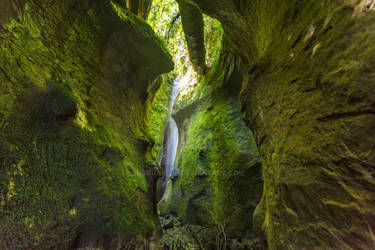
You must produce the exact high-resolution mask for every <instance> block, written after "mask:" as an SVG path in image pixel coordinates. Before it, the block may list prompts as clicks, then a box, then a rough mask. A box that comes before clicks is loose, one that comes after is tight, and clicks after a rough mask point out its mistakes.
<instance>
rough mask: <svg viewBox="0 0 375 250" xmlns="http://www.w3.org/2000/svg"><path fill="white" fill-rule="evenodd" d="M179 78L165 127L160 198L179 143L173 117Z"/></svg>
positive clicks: (174, 88) (173, 88)
mask: <svg viewBox="0 0 375 250" xmlns="http://www.w3.org/2000/svg"><path fill="white" fill-rule="evenodd" d="M178 83H179V80H178V78H176V79H175V80H174V82H173V87H172V92H171V99H170V102H169V111H168V121H167V123H166V126H165V129H164V140H163V154H162V157H161V159H160V166H161V169H162V170H163V186H162V188H161V191H160V196H159V200H161V199H162V198H163V195H164V193H165V190H166V188H167V184H168V180H169V176H170V175H171V173H172V170H173V165H174V162H175V159H176V152H177V145H178V128H177V124H176V122H175V121H174V120H173V118H172V110H173V104H174V102H175V100H176V97H177V94H178V92H179V85H178Z"/></svg>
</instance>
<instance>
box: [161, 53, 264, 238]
mask: <svg viewBox="0 0 375 250" xmlns="http://www.w3.org/2000/svg"><path fill="white" fill-rule="evenodd" d="M224 58H226V57H224V56H222V57H218V58H217V61H216V62H215V63H214V66H213V68H212V69H211V70H210V71H209V72H208V73H207V76H206V77H204V78H202V79H201V82H200V84H199V85H197V87H196V89H195V90H194V93H193V96H186V97H185V99H181V98H180V99H179V100H178V103H177V104H176V107H177V110H176V112H175V113H174V118H175V120H176V122H177V124H178V127H179V134H180V143H179V152H178V157H177V160H176V161H177V163H176V165H177V167H178V168H179V169H180V175H179V177H178V178H177V179H175V180H174V181H173V182H172V183H173V184H172V190H171V191H170V192H171V195H170V199H171V200H170V201H169V203H171V202H177V201H178V202H179V204H180V205H179V207H178V208H177V209H176V208H175V206H174V205H173V204H168V202H167V203H166V204H161V208H162V210H163V212H164V213H167V212H168V211H169V213H177V214H178V216H179V217H180V219H181V220H182V221H183V222H184V223H187V224H193V225H196V224H198V225H203V226H206V227H215V225H217V224H216V223H221V224H223V225H225V231H226V233H227V235H228V237H238V238H241V237H245V232H246V231H247V230H249V231H251V220H252V219H251V216H248V215H249V214H250V213H251V212H252V211H253V210H254V209H255V206H256V204H257V202H258V201H259V199H260V195H261V185H262V181H261V178H260V176H261V172H260V164H259V159H258V154H257V149H256V146H255V141H254V138H253V135H252V133H251V132H250V131H249V129H248V128H247V127H246V125H245V124H244V122H243V121H242V120H241V118H240V108H239V107H240V106H239V102H238V100H237V99H236V94H238V92H239V89H240V84H241V79H240V78H237V74H238V72H237V70H234V69H235V68H237V67H238V66H239V65H238V64H237V63H238V61H237V59H236V58H234V57H232V60H231V59H229V60H228V61H225V60H223V59H224ZM227 59H228V58H227ZM234 65H236V66H234ZM238 81H239V82H238ZM238 83H239V84H238ZM249 179H250V180H249ZM244 190H246V194H244ZM178 193H179V194H178Z"/></svg>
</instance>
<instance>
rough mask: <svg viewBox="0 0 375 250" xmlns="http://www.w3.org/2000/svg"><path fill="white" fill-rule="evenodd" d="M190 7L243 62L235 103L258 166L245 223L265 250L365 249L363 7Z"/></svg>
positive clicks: (370, 157) (369, 183) (367, 51)
mask: <svg viewBox="0 0 375 250" xmlns="http://www.w3.org/2000/svg"><path fill="white" fill-rule="evenodd" d="M194 2H196V4H197V5H199V6H200V8H201V9H202V10H203V11H204V12H206V13H208V14H210V15H212V16H214V17H216V18H218V19H219V20H221V21H222V23H223V26H224V30H225V31H226V34H227V39H228V41H229V43H228V44H229V46H230V48H231V51H233V52H234V53H235V54H237V55H239V56H241V57H242V58H243V60H244V61H246V62H247V63H248V64H249V68H248V70H247V73H246V74H245V79H246V80H245V81H244V83H243V88H242V93H241V104H242V112H243V115H244V118H245V120H246V122H247V124H248V126H249V127H250V128H251V129H252V130H253V131H254V133H255V137H256V142H257V145H258V148H259V152H260V157H261V160H262V164H263V177H264V193H263V199H262V202H261V203H260V205H259V207H258V209H257V211H256V213H255V215H254V216H255V217H254V220H255V223H256V224H257V226H258V227H259V231H263V232H264V233H265V236H266V238H267V241H268V245H269V248H270V249H296V248H298V249H312V248H319V249H371V248H373V247H374V245H375V241H374V235H373V232H374V230H375V224H374V219H375V218H374V216H375V192H374V191H375V175H374V173H375V134H374V128H375V116H374V114H375V105H374V103H375V88H374V87H375V80H374V74H375V73H374V69H373V65H374V63H375V47H374V44H373V41H374V39H375V33H374V32H373V30H374V28H375V27H374V26H375V22H374V21H375V12H374V11H373V3H372V1H344V0H340V1H271V0H269V1H267V0H261V1H234V0H233V1H232V0H219V1H209V0H207V1H194ZM214 2H215V3H216V4H213V3H214Z"/></svg>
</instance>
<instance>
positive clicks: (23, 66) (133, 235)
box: [0, 0, 173, 249]
mask: <svg viewBox="0 0 375 250" xmlns="http://www.w3.org/2000/svg"><path fill="white" fill-rule="evenodd" d="M9 2H10V1H8V2H6V1H1V2H0V6H3V5H4V4H8V5H9ZM13 3H14V4H13ZM16 3H17V4H18V3H19V4H20V5H18V6H16V5H15V4H16ZM22 3H25V1H12V4H10V5H9V6H8V5H7V6H8V7H9V8H12V12H11V13H10V12H9V13H10V14H11V15H9V16H3V13H2V12H4V9H1V15H0V16H1V17H2V18H1V20H0V21H1V23H0V25H1V29H0V54H1V57H0V107H1V108H0V216H1V220H0V248H1V249H54V248H59V249H70V248H79V247H93V248H95V247H97V248H104V249H118V248H121V247H130V248H132V247H135V248H137V247H138V248H139V249H141V247H145V248H147V244H148V243H145V244H144V243H143V242H146V241H145V240H146V239H148V238H150V237H151V236H153V234H154V232H156V234H158V233H160V224H159V221H158V218H157V214H156V210H155V203H154V201H153V200H152V194H151V190H150V188H152V180H151V181H149V182H146V179H145V177H144V176H143V173H144V171H146V170H148V169H149V168H147V167H146V166H148V164H147V162H148V160H152V157H151V156H150V151H151V146H152V145H153V140H152V139H151V136H150V132H149V131H150V128H149V124H148V121H147V119H148V118H147V116H146V112H148V110H149V106H150V103H151V101H152V99H153V97H154V95H155V92H156V91H157V89H158V86H156V87H155V86H154V87H153V86H152V83H151V81H152V80H154V78H155V77H156V76H157V75H159V74H161V73H164V72H167V71H169V70H171V69H172V68H173V63H172V61H171V57H170V56H169V55H168V53H167V52H166V49H165V48H164V47H163V45H162V43H161V42H160V41H159V39H158V38H157V37H156V35H155V34H154V32H153V31H152V29H151V28H150V27H149V26H148V25H147V24H146V23H145V22H144V21H142V20H141V19H139V18H138V17H136V16H135V15H133V14H132V13H130V12H129V11H127V10H125V9H123V8H122V7H121V6H119V5H117V4H115V3H114V2H111V1H76V0H68V1H54V0H43V1H42V0H40V1H39V0H33V1H27V3H26V5H24V4H22ZM3 17H7V20H5V19H3ZM156 238H157V237H156Z"/></svg>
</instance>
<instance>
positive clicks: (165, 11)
mask: <svg viewBox="0 0 375 250" xmlns="http://www.w3.org/2000/svg"><path fill="white" fill-rule="evenodd" d="M147 21H148V23H149V24H150V25H151V27H152V28H153V29H154V30H155V32H156V33H157V34H158V35H159V37H160V38H162V40H164V41H165V43H166V45H167V48H168V50H169V52H170V53H171V54H172V56H173V59H174V62H175V74H177V75H178V76H179V78H182V77H183V76H184V75H185V73H186V72H187V71H188V69H189V68H191V67H192V66H191V63H190V60H189V58H188V51H187V44H186V39H185V35H184V32H183V29H182V23H181V17H180V15H179V9H178V4H177V2H176V1H175V0H154V1H153V3H152V6H151V12H150V16H149V18H148V20H147ZM204 22H205V47H206V51H207V55H206V61H207V62H206V63H207V65H208V66H211V65H212V63H213V61H214V59H215V57H216V55H217V52H218V51H219V50H220V47H221V42H222V36H223V34H224V31H223V28H222V27H221V24H220V22H219V21H217V20H216V19H213V18H211V17H209V16H204Z"/></svg>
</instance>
